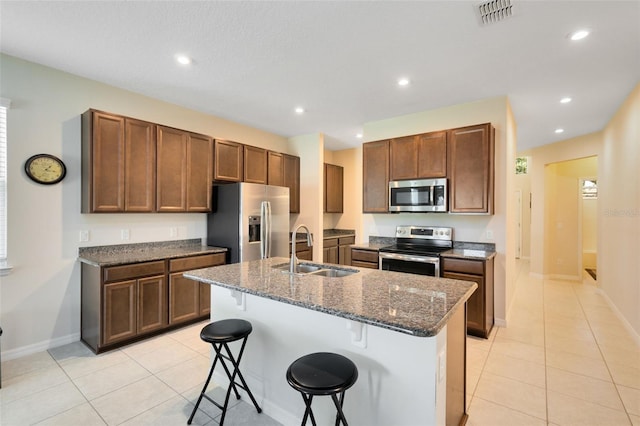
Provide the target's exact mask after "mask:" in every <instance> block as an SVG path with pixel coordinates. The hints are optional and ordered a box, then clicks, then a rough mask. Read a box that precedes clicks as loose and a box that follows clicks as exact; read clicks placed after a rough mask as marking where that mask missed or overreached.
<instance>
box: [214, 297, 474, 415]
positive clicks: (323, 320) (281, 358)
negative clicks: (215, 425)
mask: <svg viewBox="0 0 640 426" xmlns="http://www.w3.org/2000/svg"><path fill="white" fill-rule="evenodd" d="M226 318H243V319H246V320H248V321H250V322H251V323H252V325H253V332H252V334H251V335H250V336H249V339H248V341H247V346H246V349H245V353H244V355H243V358H242V362H241V371H242V374H243V375H244V377H245V379H246V380H247V383H248V384H249V387H250V389H251V391H252V392H253V394H254V396H255V397H256V399H257V400H258V403H259V404H260V406H261V407H262V409H263V410H264V413H266V414H267V415H269V416H270V417H272V418H274V419H275V420H277V421H279V422H281V423H282V424H284V425H299V424H300V421H301V419H302V415H303V413H304V402H303V400H302V397H301V396H300V394H299V393H298V392H296V391H295V390H293V389H292V388H291V387H290V386H289V384H288V383H287V381H286V378H285V374H286V371H287V368H288V367H289V365H290V364H291V363H292V362H293V361H295V360H296V359H297V358H299V357H301V356H303V355H306V354H309V353H313V352H335V353H338V354H341V355H344V356H346V357H347V358H349V359H351V360H352V361H353V362H354V363H355V364H356V366H357V367H358V380H357V381H356V383H355V385H354V386H353V387H352V388H350V389H349V390H347V392H346V395H345V402H344V412H345V416H346V418H347V421H348V422H349V424H351V425H366V426H373V425H381V426H390V425H394V426H402V425H407V426H414V425H445V424H452V425H458V424H464V423H465V422H466V418H467V416H466V414H465V383H464V382H465V352H466V340H465V334H466V328H465V326H464V324H465V309H464V305H463V307H461V308H459V309H457V312H455V313H454V315H453V316H452V317H451V318H450V319H449V321H448V323H447V325H446V326H445V327H444V328H442V329H441V330H440V332H439V333H438V334H437V335H436V336H433V337H415V336H412V335H409V334H406V333H402V332H398V331H393V330H390V329H386V328H382V327H377V326H372V325H366V324H362V323H360V322H356V321H351V320H348V319H346V318H342V317H338V316H335V315H330V314H326V313H322V312H318V311H314V310H311V309H308V308H303V307H298V306H294V305H290V304H287V303H283V302H279V301H276V300H272V299H269V298H265V297H260V296H255V295H251V294H247V293H243V292H238V291H235V290H230V289H227V288H223V287H219V286H216V285H212V286H211V319H212V321H217V320H220V319H226ZM236 343H237V342H236ZM233 345H234V344H232V345H231V346H232V350H234V352H237V350H238V346H233ZM447 346H449V349H450V353H449V354H447ZM447 363H448V364H449V365H448V366H447ZM216 370H217V369H216ZM221 371H222V370H221ZM447 379H449V384H448V385H447ZM214 380H215V381H216V383H219V384H221V385H223V386H227V384H228V380H227V379H226V376H225V375H224V373H222V374H220V372H218V371H216V374H215V375H214ZM242 399H243V400H245V401H249V399H248V397H247V395H246V394H243V397H242ZM447 399H448V400H449V401H447ZM312 407H313V411H314V414H315V416H316V420H317V421H318V425H333V424H334V422H335V414H336V411H335V407H334V406H333V403H332V402H331V398H329V397H315V398H314V400H313V405H312Z"/></svg>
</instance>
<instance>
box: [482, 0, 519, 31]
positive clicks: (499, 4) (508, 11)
mask: <svg viewBox="0 0 640 426" xmlns="http://www.w3.org/2000/svg"><path fill="white" fill-rule="evenodd" d="M476 10H477V11H478V13H479V16H480V23H481V24H482V25H488V24H493V23H496V22H499V21H502V20H503V19H506V18H508V17H510V16H512V15H513V2H512V1H511V0H491V1H486V2H484V3H480V4H479V5H478V6H477V9H476Z"/></svg>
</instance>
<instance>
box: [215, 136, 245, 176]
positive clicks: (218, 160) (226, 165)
mask: <svg viewBox="0 0 640 426" xmlns="http://www.w3.org/2000/svg"><path fill="white" fill-rule="evenodd" d="M213 161H214V166H213V180H216V181H226V182H242V179H243V177H244V176H243V172H244V145H242V144H241V143H238V142H232V141H225V140H220V139H216V140H215V141H214V154H213Z"/></svg>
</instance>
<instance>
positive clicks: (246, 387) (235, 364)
mask: <svg viewBox="0 0 640 426" xmlns="http://www.w3.org/2000/svg"><path fill="white" fill-rule="evenodd" d="M246 341H247V340H246V339H245V341H244V342H243V344H242V347H241V348H240V353H239V354H238V357H237V358H236V359H234V358H233V357H232V356H231V351H230V350H229V347H228V346H227V345H225V348H226V349H227V354H228V355H229V360H230V361H231V364H233V368H234V374H236V373H237V374H236V375H237V376H238V378H239V379H240V382H242V384H241V385H240V384H238V386H240V387H241V388H242V389H244V390H245V391H246V392H247V394H249V398H251V402H252V403H253V406H254V407H256V410H257V411H258V413H261V412H262V408H260V406H259V405H258V402H257V401H256V399H255V398H254V396H253V393H251V389H249V385H247V382H246V381H245V380H244V376H243V375H242V372H241V371H240V360H241V359H242V354H243V353H244V343H246ZM234 384H235V379H234ZM236 393H237V391H236ZM238 399H240V396H239V395H238Z"/></svg>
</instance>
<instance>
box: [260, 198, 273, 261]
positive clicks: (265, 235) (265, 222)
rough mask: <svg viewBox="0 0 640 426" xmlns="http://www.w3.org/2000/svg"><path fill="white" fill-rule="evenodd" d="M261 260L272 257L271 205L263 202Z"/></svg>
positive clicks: (261, 205)
mask: <svg viewBox="0 0 640 426" xmlns="http://www.w3.org/2000/svg"><path fill="white" fill-rule="evenodd" d="M260 216H261V217H260V222H261V223H262V226H261V227H260V258H261V259H267V258H269V257H271V203H270V202H269V201H263V202H262V203H261V204H260Z"/></svg>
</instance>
